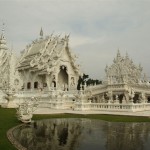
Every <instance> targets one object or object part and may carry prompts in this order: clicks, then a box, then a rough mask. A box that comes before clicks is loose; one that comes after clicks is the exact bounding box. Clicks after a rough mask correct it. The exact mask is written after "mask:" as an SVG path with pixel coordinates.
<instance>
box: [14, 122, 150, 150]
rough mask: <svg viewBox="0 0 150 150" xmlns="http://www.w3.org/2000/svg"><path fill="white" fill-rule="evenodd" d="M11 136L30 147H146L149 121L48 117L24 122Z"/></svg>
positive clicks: (51, 149)
mask: <svg viewBox="0 0 150 150" xmlns="http://www.w3.org/2000/svg"><path fill="white" fill-rule="evenodd" d="M13 134H14V137H15V138H16V140H18V141H19V142H20V143H21V145H23V146H24V147H26V148H27V149H29V150H33V149H34V150H98V149H99V150H135V149H136V150H149V147H150V142H149V141H150V124H149V123H110V122H104V121H100V120H90V119H51V120H42V121H37V122H34V123H33V124H31V125H24V126H22V127H19V128H17V129H15V130H14V131H13Z"/></svg>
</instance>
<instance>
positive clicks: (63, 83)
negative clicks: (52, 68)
mask: <svg viewBox="0 0 150 150" xmlns="http://www.w3.org/2000/svg"><path fill="white" fill-rule="evenodd" d="M58 86H59V87H60V89H62V90H64V91H65V90H68V74H67V68H66V67H65V66H61V67H60V72H59V74H58Z"/></svg>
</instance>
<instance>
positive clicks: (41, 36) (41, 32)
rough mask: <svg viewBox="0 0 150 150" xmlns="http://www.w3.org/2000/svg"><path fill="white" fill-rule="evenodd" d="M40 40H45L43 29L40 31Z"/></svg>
mask: <svg viewBox="0 0 150 150" xmlns="http://www.w3.org/2000/svg"><path fill="white" fill-rule="evenodd" d="M40 38H41V39H42V38H43V29H42V27H41V30H40Z"/></svg>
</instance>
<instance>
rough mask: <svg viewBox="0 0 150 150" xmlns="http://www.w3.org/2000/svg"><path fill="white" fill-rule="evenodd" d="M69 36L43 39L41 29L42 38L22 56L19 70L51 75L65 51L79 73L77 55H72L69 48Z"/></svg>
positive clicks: (31, 45) (29, 46)
mask: <svg viewBox="0 0 150 150" xmlns="http://www.w3.org/2000/svg"><path fill="white" fill-rule="evenodd" d="M68 42H69V36H68V35H65V36H64V37H60V35H59V36H54V35H53V34H52V35H50V36H47V37H45V38H43V30H42V28H41V31H40V38H39V39H36V40H35V41H33V42H32V44H30V45H28V46H27V47H26V49H25V51H24V53H23V55H22V58H21V60H20V62H19V64H18V66H17V68H18V70H23V69H29V68H30V69H31V68H32V70H34V71H37V70H38V71H39V70H42V71H43V72H44V71H45V72H48V73H50V72H51V71H52V70H53V69H54V67H55V66H56V64H57V63H58V62H59V61H60V57H61V56H62V53H63V51H64V50H66V51H67V53H68V55H69V57H70V58H71V59H70V60H71V64H72V66H73V67H74V69H75V71H76V72H78V71H79V68H78V65H76V64H75V55H74V54H72V52H71V51H70V48H69V46H68Z"/></svg>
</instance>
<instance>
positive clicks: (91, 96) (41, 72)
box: [0, 29, 150, 111]
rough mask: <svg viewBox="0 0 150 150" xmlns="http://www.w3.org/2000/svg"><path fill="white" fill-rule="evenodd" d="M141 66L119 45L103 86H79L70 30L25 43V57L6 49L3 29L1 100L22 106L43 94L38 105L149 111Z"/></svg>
mask: <svg viewBox="0 0 150 150" xmlns="http://www.w3.org/2000/svg"><path fill="white" fill-rule="evenodd" d="M142 71H143V68H142V67H141V65H135V64H134V63H133V61H132V59H130V58H129V56H128V54H126V56H125V57H122V56H121V54H120V52H119V50H118V53H117V56H116V58H115V59H114V61H113V64H112V65H111V66H106V69H105V73H106V79H105V80H104V81H103V83H102V84H101V85H95V86H88V87H86V86H85V87H84V90H82V89H81V90H80V91H77V90H76V89H77V83H78V79H79V76H82V73H81V71H80V68H79V65H77V64H76V55H75V54H73V52H72V50H71V48H70V46H69V35H65V36H64V37H61V36H60V35H59V36H56V35H53V34H51V35H50V36H47V37H44V35H43V30H42V29H41V31H40V37H39V38H37V39H36V40H34V41H33V42H32V43H31V44H29V45H28V46H26V48H25V49H24V51H23V52H22V53H21V57H20V58H16V57H15V55H14V54H13V52H12V50H9V49H8V48H7V43H6V38H5V35H4V30H3V31H2V34H1V37H0V105H1V107H7V108H10V107H18V104H19V103H23V102H25V101H30V100H31V98H33V97H36V98H37V99H38V103H39V105H38V107H41V108H49V109H72V110H76V111H77V110H97V111H98V110H103V111H145V110H150V103H148V102H149V101H150V84H149V82H148V80H147V77H146V75H145V74H143V72H142Z"/></svg>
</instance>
